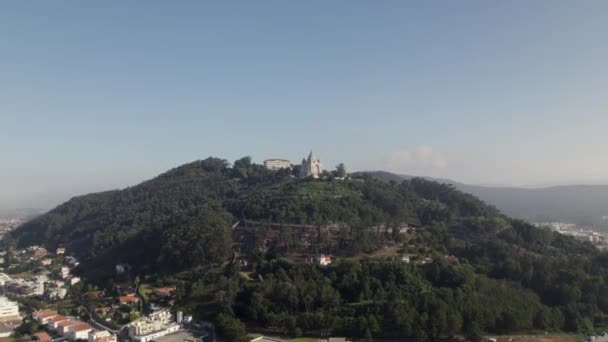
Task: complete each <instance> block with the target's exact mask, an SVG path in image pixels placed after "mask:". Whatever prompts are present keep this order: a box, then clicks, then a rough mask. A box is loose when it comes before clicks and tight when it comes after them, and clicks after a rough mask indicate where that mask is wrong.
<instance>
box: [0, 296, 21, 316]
mask: <svg viewBox="0 0 608 342" xmlns="http://www.w3.org/2000/svg"><path fill="white" fill-rule="evenodd" d="M15 320H21V316H20V315H19V304H18V303H17V302H13V301H11V300H9V299H8V298H6V297H0V322H6V321H15Z"/></svg>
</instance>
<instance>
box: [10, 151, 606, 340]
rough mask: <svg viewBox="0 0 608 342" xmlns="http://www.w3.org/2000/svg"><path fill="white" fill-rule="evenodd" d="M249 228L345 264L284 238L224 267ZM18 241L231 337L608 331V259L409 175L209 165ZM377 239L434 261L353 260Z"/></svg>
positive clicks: (116, 197)
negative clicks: (165, 288)
mask: <svg viewBox="0 0 608 342" xmlns="http://www.w3.org/2000/svg"><path fill="white" fill-rule="evenodd" d="M245 220H251V221H257V222H264V221H266V222H269V223H274V224H280V225H289V224H292V225H298V224H300V225H304V224H306V225H313V226H318V227H323V226H329V225H337V226H339V227H341V228H340V229H341V230H340V232H342V231H344V233H345V235H344V236H347V237H348V238H345V239H343V240H340V242H339V243H337V244H323V243H322V242H323V241H322V240H323V239H325V237H324V236H321V235H320V236H319V237H318V239H319V242H320V243H319V244H317V245H316V246H317V248H319V249H318V250H316V251H318V252H331V253H333V254H335V255H339V256H345V258H344V259H343V261H339V262H337V263H334V264H332V265H331V266H330V267H325V268H322V267H319V266H318V265H314V264H307V263H297V262H294V261H293V260H290V259H289V255H290V254H289V253H290V252H291V251H292V250H294V249H296V248H298V250H299V248H302V246H301V245H298V244H297V241H296V242H293V243H289V242H287V243H285V244H284V245H282V248H281V249H275V250H272V251H265V250H264V249H259V250H254V251H253V252H250V253H249V254H248V255H247V257H248V258H249V259H250V262H251V265H250V266H249V268H250V274H249V275H248V276H247V277H244V276H242V275H241V272H239V270H238V267H237V264H236V263H230V262H229V261H230V260H233V258H231V256H232V253H231V249H232V248H233V243H232V235H233V234H232V233H233V229H232V224H234V223H235V222H237V221H245ZM404 226H407V227H413V228H415V231H413V232H410V233H402V232H401V231H400V230H399V229H397V228H399V227H404ZM379 228H381V229H379ZM393 228H395V229H393ZM264 229H266V228H264ZM260 230H261V231H263V230H262V228H260ZM12 236H13V237H14V238H15V239H16V240H17V241H18V243H19V244H20V245H21V246H25V245H30V244H42V245H45V246H47V247H51V248H54V247H56V246H65V247H67V248H68V249H69V250H71V251H73V252H74V253H75V254H76V255H77V256H78V257H80V259H81V261H82V269H83V270H91V269H94V270H95V272H96V273H102V272H103V270H106V271H107V272H108V273H110V272H111V271H112V268H113V265H114V263H115V262H118V261H124V262H129V263H130V264H131V265H133V266H134V269H135V272H137V273H139V274H153V275H156V276H157V277H158V278H159V279H163V281H166V282H172V283H174V284H177V286H178V291H177V293H178V298H177V303H176V305H177V306H178V307H180V308H182V309H183V310H185V311H186V312H190V313H193V314H195V315H196V316H198V317H209V316H210V315H211V316H212V317H211V318H212V319H215V321H216V322H217V323H218V328H219V330H220V331H221V332H222V333H223V334H224V335H225V336H229V340H240V339H242V338H243V334H244V326H243V324H242V323H241V322H244V323H245V324H246V325H247V326H250V327H254V328H255V327H257V328H264V329H270V330H275V331H276V332H277V333H281V334H286V335H292V336H298V335H302V334H312V335H315V336H326V335H329V334H344V335H348V336H354V337H362V338H364V337H366V338H370V337H371V336H379V337H386V338H397V339H406V338H411V339H416V340H427V339H436V338H439V337H445V336H449V335H452V334H457V333H464V334H467V335H468V336H470V337H471V338H473V339H477V338H479V336H480V335H481V334H482V332H491V333H510V332H522V331H532V330H542V331H571V332H583V331H591V330H593V329H594V328H596V327H605V326H608V324H607V323H608V320H607V319H608V316H606V314H607V313H608V256H606V255H605V254H601V253H600V252H598V251H597V250H596V249H595V248H594V247H593V246H591V245H590V244H587V243H582V242H579V241H576V240H574V239H572V238H570V237H566V236H563V235H559V234H557V233H553V232H550V231H546V230H541V229H537V228H535V227H533V226H531V225H530V224H528V223H526V222H523V221H518V220H513V219H511V218H509V217H506V216H505V215H503V214H501V213H500V212H499V211H498V210H496V209H495V208H494V207H492V206H488V205H486V204H485V203H483V202H482V201H480V200H479V199H477V198H475V197H474V196H472V195H468V194H465V193H463V192H460V191H458V190H456V189H454V188H453V187H452V186H449V185H446V184H440V183H436V182H432V181H428V180H424V179H418V178H415V179H411V180H405V181H402V182H390V183H386V182H382V181H379V180H377V179H375V178H373V177H371V176H368V175H361V176H358V177H356V178H353V179H338V178H335V177H333V176H332V175H331V174H327V175H326V178H324V179H320V180H313V179H298V178H294V177H292V176H291V174H290V172H289V171H287V170H281V171H277V172H272V171H268V170H266V169H264V168H263V167H262V166H260V165H256V164H252V163H251V161H250V159H249V158H243V159H240V160H238V161H236V162H235V163H234V165H230V164H228V163H227V162H226V161H225V160H222V159H217V158H209V159H206V160H203V161H197V162H194V163H190V164H186V165H183V166H180V167H178V168H175V169H173V170H170V171H168V172H166V173H164V174H162V175H160V176H159V177H157V178H155V179H152V180H150V181H147V182H144V183H142V184H139V185H137V186H134V187H131V188H127V189H124V190H120V191H110V192H104V193H98V194H90V195H86V196H81V197H76V198H73V199H71V200H70V201H68V202H66V203H64V204H62V205H60V206H59V207H57V208H55V209H54V210H52V211H50V212H49V213H47V214H45V215H42V216H40V217H38V218H36V219H34V220H32V221H30V222H28V223H26V224H24V225H23V226H22V227H20V228H19V229H18V230H16V231H15V232H14V233H13V235H12ZM384 246H397V247H398V248H400V250H401V252H400V254H405V253H407V254H410V255H413V256H419V257H422V256H424V257H425V258H427V259H428V260H429V262H428V263H426V264H415V263H404V262H401V261H392V259H390V258H388V259H373V258H371V259H369V260H366V259H365V258H362V257H361V256H365V255H369V254H368V253H373V252H374V251H376V250H378V249H379V248H382V247H384ZM316 251H315V252H316ZM353 255H356V256H358V258H356V259H354V258H349V256H353ZM447 256H450V258H447ZM93 267H94V268H93ZM212 293H221V296H219V297H218V296H213V295H211V294H212Z"/></svg>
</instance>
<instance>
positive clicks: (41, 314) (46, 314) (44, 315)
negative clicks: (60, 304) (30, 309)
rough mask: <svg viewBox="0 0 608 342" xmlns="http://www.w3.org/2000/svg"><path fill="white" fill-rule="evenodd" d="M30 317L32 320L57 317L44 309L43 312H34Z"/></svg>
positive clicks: (54, 313)
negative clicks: (32, 317)
mask: <svg viewBox="0 0 608 342" xmlns="http://www.w3.org/2000/svg"><path fill="white" fill-rule="evenodd" d="M32 316H34V318H48V317H53V316H57V313H56V312H55V311H53V310H48V309H45V310H39V311H34V314H33V315H32Z"/></svg>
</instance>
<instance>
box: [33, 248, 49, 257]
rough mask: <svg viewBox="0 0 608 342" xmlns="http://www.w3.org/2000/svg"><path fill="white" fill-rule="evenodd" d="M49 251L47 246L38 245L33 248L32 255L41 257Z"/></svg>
mask: <svg viewBox="0 0 608 342" xmlns="http://www.w3.org/2000/svg"><path fill="white" fill-rule="evenodd" d="M46 253H47V251H46V249H45V248H42V247H36V248H34V249H32V255H33V256H34V257H41V256H43V255H46Z"/></svg>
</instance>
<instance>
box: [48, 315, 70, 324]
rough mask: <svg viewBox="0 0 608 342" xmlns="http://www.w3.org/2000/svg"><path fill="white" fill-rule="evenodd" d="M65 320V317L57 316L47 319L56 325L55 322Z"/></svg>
mask: <svg viewBox="0 0 608 342" xmlns="http://www.w3.org/2000/svg"><path fill="white" fill-rule="evenodd" d="M66 319H68V318H67V317H65V316H61V315H57V316H55V317H53V318H51V319H49V322H51V323H57V322H61V321H65V320H66Z"/></svg>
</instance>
